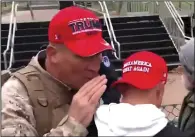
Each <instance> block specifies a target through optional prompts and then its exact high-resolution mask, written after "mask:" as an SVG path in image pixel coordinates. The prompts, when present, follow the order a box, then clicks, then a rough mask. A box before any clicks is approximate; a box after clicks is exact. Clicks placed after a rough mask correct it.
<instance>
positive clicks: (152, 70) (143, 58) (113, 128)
mask: <svg viewBox="0 0 195 137" xmlns="http://www.w3.org/2000/svg"><path fill="white" fill-rule="evenodd" d="M166 81H167V66H166V62H165V61H164V59H163V58H162V57H160V56H158V55H156V54H154V53H152V52H148V51H141V52H137V53H134V54H132V55H131V56H130V57H128V58H127V59H126V60H125V61H124V64H123V74H122V78H121V79H119V80H118V81H116V82H115V83H113V85H112V86H114V87H117V89H118V90H119V91H120V92H121V93H122V98H121V103H119V104H116V103H111V104H109V105H101V106H99V108H98V109H97V111H96V115H95V123H96V126H97V129H98V136H155V137H157V136H159V137H160V136H187V135H188V134H187V133H183V132H181V131H179V129H177V128H176V127H174V126H172V125H169V124H168V120H167V119H166V117H165V114H164V113H163V112H162V111H161V110H160V109H159V107H160V106H161V102H162V98H163V94H164V87H165V83H166Z"/></svg>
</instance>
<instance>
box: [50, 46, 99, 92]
mask: <svg viewBox="0 0 195 137" xmlns="http://www.w3.org/2000/svg"><path fill="white" fill-rule="evenodd" d="M54 56H55V63H54V65H55V68H56V71H58V72H57V73H58V77H59V78H58V79H59V80H60V81H62V82H63V83H64V84H67V85H69V86H70V87H72V88H74V89H79V88H80V87H81V86H83V85H84V84H85V83H86V82H88V81H89V80H91V79H93V78H94V77H96V76H97V75H99V73H98V72H99V69H100V64H101V61H102V54H97V55H94V56H91V57H80V56H77V55H75V54H74V53H73V52H71V51H70V50H69V49H67V48H65V49H64V50H60V51H57V52H56V54H55V55H54Z"/></svg>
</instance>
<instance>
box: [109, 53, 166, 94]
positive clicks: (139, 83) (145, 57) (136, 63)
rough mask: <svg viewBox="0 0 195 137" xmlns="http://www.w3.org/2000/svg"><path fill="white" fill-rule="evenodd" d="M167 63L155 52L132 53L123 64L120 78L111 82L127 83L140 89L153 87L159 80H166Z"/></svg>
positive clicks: (114, 84)
mask: <svg viewBox="0 0 195 137" xmlns="http://www.w3.org/2000/svg"><path fill="white" fill-rule="evenodd" d="M167 73H168V70H167V65H166V62H165V60H164V59H163V58H162V57H160V56H159V55H157V54H154V53H152V52H148V51H141V52H137V53H134V54H132V55H131V56H130V57H128V58H127V59H126V60H125V61H124V64H123V73H122V78H121V79H119V80H118V81H116V82H115V83H113V84H112V86H116V85H117V84H122V83H123V84H129V85H132V86H134V87H136V88H138V89H141V90H147V89H152V88H154V87H155V86H156V85H157V84H158V83H159V82H161V81H162V82H164V84H165V83H166V81H167Z"/></svg>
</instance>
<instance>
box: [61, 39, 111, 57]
mask: <svg viewBox="0 0 195 137" xmlns="http://www.w3.org/2000/svg"><path fill="white" fill-rule="evenodd" d="M64 44H65V45H66V47H67V48H68V49H70V50H71V51H72V52H73V53H74V54H76V55H79V56H82V57H89V56H93V55H96V54H98V53H101V52H103V51H106V50H113V51H114V49H113V48H112V47H111V45H110V44H109V43H107V42H106V41H105V40H104V39H103V38H101V39H100V38H98V39H97V38H88V39H81V40H75V41H73V42H67V43H64Z"/></svg>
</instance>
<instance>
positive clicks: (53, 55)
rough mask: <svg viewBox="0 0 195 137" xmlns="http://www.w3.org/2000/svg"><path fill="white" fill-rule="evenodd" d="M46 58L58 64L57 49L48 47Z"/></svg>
mask: <svg viewBox="0 0 195 137" xmlns="http://www.w3.org/2000/svg"><path fill="white" fill-rule="evenodd" d="M46 56H47V58H48V59H49V60H50V62H52V63H56V62H57V49H56V47H54V46H51V45H49V46H47V48H46Z"/></svg>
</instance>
